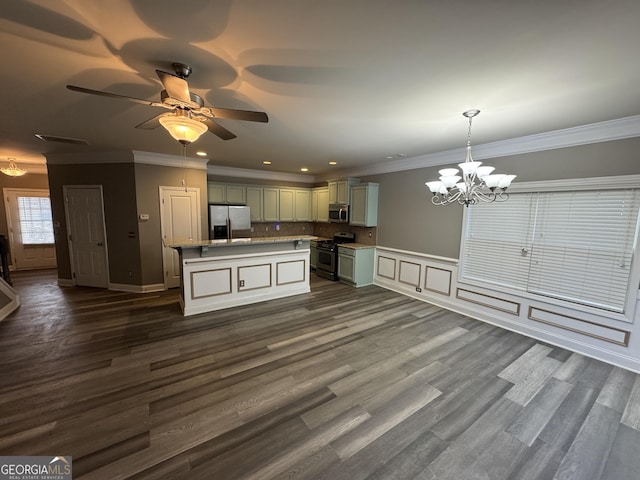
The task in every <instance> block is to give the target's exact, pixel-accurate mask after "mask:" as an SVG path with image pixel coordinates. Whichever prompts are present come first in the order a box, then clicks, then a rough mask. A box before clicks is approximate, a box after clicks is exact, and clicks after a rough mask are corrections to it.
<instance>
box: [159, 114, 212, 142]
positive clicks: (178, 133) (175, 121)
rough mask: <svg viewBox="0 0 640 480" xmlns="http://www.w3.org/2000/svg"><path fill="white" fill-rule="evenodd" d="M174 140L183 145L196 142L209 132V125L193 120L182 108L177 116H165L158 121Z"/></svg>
mask: <svg viewBox="0 0 640 480" xmlns="http://www.w3.org/2000/svg"><path fill="white" fill-rule="evenodd" d="M158 120H159V121H160V125H162V126H163V127H164V128H165V129H166V130H167V131H168V132H169V133H170V134H171V136H172V137H173V138H175V139H176V140H178V141H179V142H180V143H182V144H183V145H188V144H190V143H191V142H195V141H196V140H197V139H198V138H200V135H202V134H203V133H204V132H206V131H207V125H206V124H204V123H202V122H200V121H198V120H196V119H194V118H191V115H190V113H189V112H186V111H184V110H182V109H180V108H178V109H176V114H175V115H163V116H162V117H160V118H159V119H158Z"/></svg>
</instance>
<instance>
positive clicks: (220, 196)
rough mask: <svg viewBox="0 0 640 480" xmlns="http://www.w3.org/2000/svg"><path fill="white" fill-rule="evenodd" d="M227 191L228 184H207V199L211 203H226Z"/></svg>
mask: <svg viewBox="0 0 640 480" xmlns="http://www.w3.org/2000/svg"><path fill="white" fill-rule="evenodd" d="M225 191H226V185H221V184H219V183H209V184H207V201H208V202H209V203H225V201H226V200H225V199H226V198H227V196H226V193H225Z"/></svg>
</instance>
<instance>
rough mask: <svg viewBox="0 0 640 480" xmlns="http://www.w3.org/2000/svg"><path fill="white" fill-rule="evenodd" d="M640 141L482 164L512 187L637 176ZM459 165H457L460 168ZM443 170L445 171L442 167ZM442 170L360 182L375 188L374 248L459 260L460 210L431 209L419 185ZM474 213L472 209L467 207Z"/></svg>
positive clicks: (515, 157) (599, 144)
mask: <svg viewBox="0 0 640 480" xmlns="http://www.w3.org/2000/svg"><path fill="white" fill-rule="evenodd" d="M639 152H640V138H631V139H625V140H617V141H611V142H603V143H596V144H591V145H581V146H578V147H570V148H562V149H556V150H548V151H543V152H536V153H529V154H523V155H514V156H508V157H500V158H495V159H487V160H483V162H484V163H485V164H488V165H492V166H494V167H496V171H497V172H500V173H507V172H508V173H512V174H515V175H518V178H517V179H516V180H515V181H516V182H517V181H523V182H524V181H537V180H552V179H563V178H588V177H601V176H611V175H632V174H640V158H639V157H640V153H639ZM463 160H464V159H461V160H460V161H461V162H462V161H463ZM446 166H448V165H446ZM444 167H445V165H442V166H438V167H429V168H422V169H416V170H407V171H404V172H396V173H388V174H383V175H373V176H368V177H361V180H362V181H371V182H377V183H379V184H380V191H379V206H378V245H380V246H384V247H390V248H397V249H401V250H408V251H412V252H418V253H425V254H431V255H438V256H442V257H449V258H458V256H459V252H460V237H461V233H462V213H463V208H464V207H460V206H458V205H449V206H446V207H436V206H434V205H432V204H431V193H430V192H429V190H428V189H427V188H426V187H425V185H424V182H426V181H429V180H435V179H437V178H438V170H440V169H441V168H444ZM469 208H473V207H469Z"/></svg>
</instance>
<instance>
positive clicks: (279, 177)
mask: <svg viewBox="0 0 640 480" xmlns="http://www.w3.org/2000/svg"><path fill="white" fill-rule="evenodd" d="M207 175H215V176H220V177H237V178H254V179H258V180H275V181H278V182H298V183H310V184H313V183H316V177H315V176H314V175H301V174H299V173H285V172H266V171H264V170H253V169H249V168H235V167H223V166H220V165H208V166H207Z"/></svg>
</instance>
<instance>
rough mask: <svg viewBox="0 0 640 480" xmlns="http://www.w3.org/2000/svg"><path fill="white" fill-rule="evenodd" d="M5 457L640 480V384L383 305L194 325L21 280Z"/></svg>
mask: <svg viewBox="0 0 640 480" xmlns="http://www.w3.org/2000/svg"><path fill="white" fill-rule="evenodd" d="M14 285H15V288H16V289H17V290H18V292H19V294H20V296H21V299H22V301H23V305H22V306H21V307H20V309H19V310H18V311H16V312H15V313H13V314H12V315H11V316H10V317H8V318H7V319H5V320H4V321H3V322H1V323H0V368H1V375H0V412H1V418H0V454H1V455H72V456H73V471H74V478H86V479H89V478H91V479H94V478H95V479H109V480H112V479H117V478H135V479H169V478H185V479H216V480H217V479H220V480H230V479H231V480H233V479H256V480H266V479H272V478H277V479H327V480H329V479H330V480H339V479H349V480H357V479H413V478H420V479H439V480H445V479H452V480H453V479H455V480H462V479H483V480H488V479H491V480H498V479H541V480H548V479H554V478H557V479H588V480H597V479H606V480H610V479H625V480H627V479H628V480H631V479H638V478H640V380H638V375H636V374H634V373H631V372H628V371H625V370H622V369H620V368H617V367H613V366H610V365H607V364H605V363H602V362H599V361H596V360H592V359H589V358H586V357H583V356H581V355H578V354H574V353H571V352H568V351H566V350H563V349H560V348H556V347H553V346H550V345H546V344H543V343H541V342H538V341H535V340H532V339H529V338H526V337H523V336H521V335H518V334H515V333H511V332H508V331H505V330H502V329H500V328H497V327H493V326H491V325H488V324H485V323H481V322H478V321H475V320H472V319H469V318H466V317H463V316H461V315H458V314H455V313H451V312H448V311H446V310H442V309H440V308H437V307H434V306H431V305H429V304H426V303H422V302H419V301H417V300H413V299H410V298H407V297H404V296H402V295H399V294H396V293H393V292H390V291H386V290H384V289H381V288H378V287H375V286H371V287H365V288H360V289H354V288H351V287H348V286H345V285H342V284H339V283H334V282H329V281H324V280H321V279H317V278H316V277H313V278H312V292H311V293H309V294H305V295H300V296H296V297H291V298H286V299H281V300H275V301H270V302H267V303H263V304H258V305H252V306H246V307H240V308H233V309H228V310H224V311H221V312H214V313H210V314H203V315H197V316H193V317H188V318H184V317H182V316H181V314H180V311H179V307H178V303H177V292H176V291H169V292H162V293H158V294H146V295H135V294H127V293H118V292H109V291H105V290H99V289H90V288H60V287H58V286H57V285H56V275H55V272H54V271H45V272H31V273H18V274H15V275H14Z"/></svg>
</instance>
